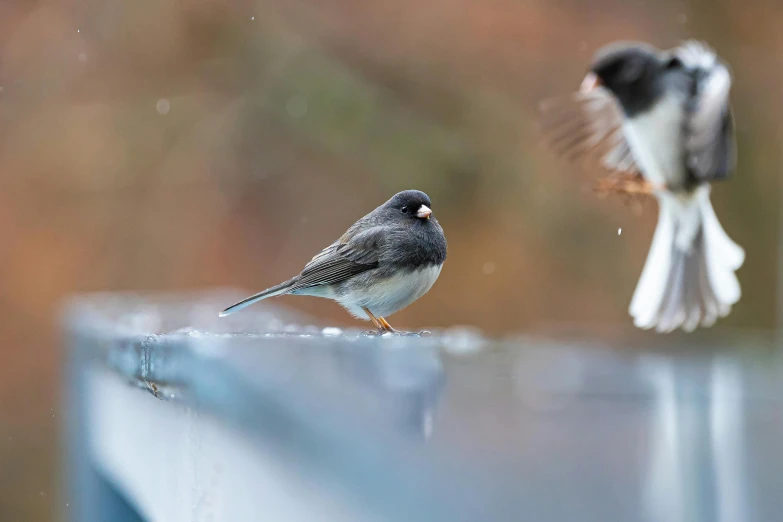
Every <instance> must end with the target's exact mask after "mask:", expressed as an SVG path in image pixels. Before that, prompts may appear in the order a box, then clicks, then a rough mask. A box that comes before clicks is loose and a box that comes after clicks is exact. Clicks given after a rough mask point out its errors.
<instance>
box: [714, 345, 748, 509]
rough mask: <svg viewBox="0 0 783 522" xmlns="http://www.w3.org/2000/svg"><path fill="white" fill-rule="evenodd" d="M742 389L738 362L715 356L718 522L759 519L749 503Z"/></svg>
mask: <svg viewBox="0 0 783 522" xmlns="http://www.w3.org/2000/svg"><path fill="white" fill-rule="evenodd" d="M742 390H743V387H742V378H741V376H740V370H739V368H737V365H736V364H735V363H734V362H732V361H731V360H729V359H727V358H725V357H719V358H717V359H715V361H714V362H713V364H712V382H711V392H712V393H711V394H710V395H711V400H710V432H711V437H710V444H711V446H712V453H713V460H714V462H715V490H716V491H715V499H716V509H717V516H716V517H715V521H716V522H734V521H744V522H752V521H753V520H756V517H755V516H754V513H753V512H752V503H751V502H748V479H749V477H748V476H747V474H746V470H745V462H744V453H745V451H746V447H747V446H746V443H745V439H744V436H743V435H744V428H745V418H744V415H743V413H744V412H743V405H744V402H743V396H742Z"/></svg>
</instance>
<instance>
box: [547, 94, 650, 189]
mask: <svg viewBox="0 0 783 522" xmlns="http://www.w3.org/2000/svg"><path fill="white" fill-rule="evenodd" d="M622 123H623V114H622V110H621V109H620V107H619V105H618V103H617V101H616V100H615V99H614V96H613V95H612V94H611V93H610V92H609V91H608V90H606V89H604V88H597V89H593V90H592V91H590V92H577V93H574V94H572V95H570V96H568V97H565V98H553V99H550V100H547V101H545V102H543V103H542V104H541V127H542V131H543V134H544V138H545V140H546V142H547V143H548V145H549V147H550V148H551V149H552V150H553V151H554V152H555V153H556V154H558V155H560V156H564V157H566V158H568V159H569V160H571V161H578V160H581V161H586V162H598V163H600V164H601V165H603V167H604V168H606V169H609V170H611V171H616V172H625V173H631V174H636V173H639V168H638V167H637V166H636V163H635V162H634V159H633V155H632V154H631V149H630V147H629V146H628V143H627V142H626V141H625V137H624V136H623V129H622Z"/></svg>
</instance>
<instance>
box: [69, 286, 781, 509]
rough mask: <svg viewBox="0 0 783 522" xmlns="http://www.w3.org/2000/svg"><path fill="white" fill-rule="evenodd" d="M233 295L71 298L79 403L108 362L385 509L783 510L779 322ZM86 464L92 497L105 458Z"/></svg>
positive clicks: (80, 468) (79, 484)
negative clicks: (771, 338) (429, 317)
mask: <svg viewBox="0 0 783 522" xmlns="http://www.w3.org/2000/svg"><path fill="white" fill-rule="evenodd" d="M232 298H233V296H230V297H226V296H225V295H221V294H217V295H207V296H190V297H188V296H186V297H182V298H175V299H149V298H143V297H130V296H111V295H101V296H87V297H84V298H79V299H76V300H74V301H73V302H72V303H71V304H70V305H69V307H68V308H67V313H66V315H65V317H66V326H67V329H68V333H69V339H70V347H71V350H70V352H71V363H72V366H71V367H72V368H73V370H72V371H71V372H70V373H69V380H70V387H71V390H72V392H73V393H72V395H71V398H72V400H71V406H70V408H71V411H72V412H77V413H78V412H79V411H80V410H79V407H80V406H79V405H80V404H82V403H83V399H84V397H83V396H82V395H83V393H84V392H83V391H80V389H79V380H80V369H83V368H86V367H100V368H105V369H108V370H110V371H111V372H112V373H113V374H114V375H116V377H117V378H118V379H122V380H123V381H125V382H127V383H128V386H133V387H137V388H138V393H156V394H157V395H158V396H159V397H160V399H161V400H166V401H177V402H184V403H186V404H189V405H191V406H193V407H195V408H196V409H198V410H200V411H204V412H206V413H209V414H210V415H212V416H213V417H215V418H217V419H219V420H220V422H223V423H226V424H228V425H232V426H234V427H238V428H239V429H241V430H243V431H244V432H246V433H248V434H250V435H252V437H254V440H255V441H256V443H257V444H259V445H264V446H266V447H271V448H274V451H275V453H276V454H279V455H282V456H283V457H284V458H285V459H287V460H289V461H290V462H292V463H295V466H296V467H297V469H299V470H301V472H302V473H308V474H312V475H313V476H317V477H320V478H322V479H323V480H325V481H330V482H337V483H340V484H342V486H343V487H344V490H346V491H350V492H351V494H352V498H353V501H355V502H356V503H359V504H362V505H363V506H364V507H365V508H368V509H370V510H371V511H372V512H374V513H378V514H379V516H380V518H382V519H386V520H405V521H440V520H448V521H462V520H464V521H476V520H500V521H502V520H541V521H560V520H563V521H566V520H568V521H570V520H580V521H593V520H595V521H606V520H623V521H636V520H638V521H666V522H676V521H683V522H684V521H688V522H691V521H702V520H703V521H734V520H737V521H743V522H752V521H756V520H759V521H766V520H778V519H779V518H778V514H779V512H780V511H781V509H783V500H781V498H780V494H779V491H780V486H781V483H783V481H782V480H781V479H783V456H781V453H780V451H779V448H778V446H779V441H780V440H781V437H782V436H783V408H782V406H783V402H782V399H783V385H781V383H783V380H781V379H780V377H781V373H780V371H779V364H778V362H777V359H776V357H775V356H774V354H773V352H772V350H771V344H770V343H767V342H766V341H765V340H764V339H763V338H762V339H759V338H758V337H756V338H750V337H744V336H739V337H723V338H722V339H721V340H720V341H719V342H716V341H713V342H711V343H710V344H708V345H703V346H692V345H691V346H689V347H688V349H687V350H685V349H684V348H678V350H676V351H672V350H671V349H667V350H660V349H658V350H651V349H649V347H648V348H646V349H638V347H637V349H635V350H633V351H632V350H629V349H623V347H622V346H611V345H606V344H598V343H585V342H584V341H581V342H566V341H559V342H555V341H552V340H551V339H541V338H538V339H534V338H517V339H511V340H506V341H494V342H490V341H487V340H484V339H482V338H480V337H478V336H476V335H475V334H472V333H470V332H468V331H463V330H458V331H457V330H453V331H446V332H441V333H437V332H436V334H435V335H433V336H430V337H421V338H416V337H401V338H377V337H376V338H373V337H362V336H359V335H357V332H343V333H340V334H338V335H334V334H335V333H337V332H329V331H327V332H326V333H324V332H322V331H321V329H319V328H315V327H313V326H295V325H302V324H303V323H304V322H306V320H304V319H303V318H302V317H300V316H296V315H292V314H291V313H290V312H286V311H284V310H280V309H276V308H270V307H263V306H261V307H258V308H257V310H256V311H255V312H252V311H249V312H248V313H246V314H244V315H242V314H240V315H239V316H237V317H236V319H234V318H233V317H232V318H229V320H223V321H218V320H217V319H216V318H214V312H215V311H216V310H219V309H221V306H222V304H224V303H225V302H230V301H231V299H232ZM650 339H652V340H657V339H659V338H657V337H650ZM669 339H670V338H669ZM679 339H683V338H682V337H680V338H679ZM675 345H676V343H675ZM72 421H73V423H75V424H76V426H73V427H72V429H70V430H69V432H68V433H69V435H70V438H71V440H70V443H71V446H70V447H71V448H72V456H76V457H78V458H76V459H72V461H73V460H76V461H79V460H84V455H85V449H84V448H83V447H82V444H83V442H82V441H80V437H81V435H82V433H83V431H82V430H81V429H80V427H79V426H78V424H79V423H82V422H88V420H87V419H85V417H84V416H83V415H78V414H77V415H74V416H73V417H72ZM130 450H133V449H132V448H129V451H130ZM70 470H71V475H70V477H69V481H70V482H72V497H71V498H72V501H73V502H74V503H75V504H76V505H77V507H76V509H81V510H82V511H79V512H80V513H87V512H88V511H89V507H86V504H90V503H91V502H96V501H97V500H96V497H95V496H94V495H96V493H94V492H91V493H89V494H85V491H86V490H85V488H87V489H88V490H89V488H95V487H96V486H95V484H96V483H97V482H96V477H95V476H94V471H90V469H87V472H85V468H84V464H83V463H82V465H75V466H72V467H71V468H70ZM90 473H92V475H91V474H90ZM91 491H92V490H91ZM122 496H123V492H122V491H119V497H120V498H121V497H122ZM128 500H130V501H131V502H132V499H128ZM74 520H80V521H84V522H91V521H92V520H103V519H101V518H95V516H82V517H78V518H74ZM116 520H120V518H116ZM128 520H133V519H132V518H130V519H128Z"/></svg>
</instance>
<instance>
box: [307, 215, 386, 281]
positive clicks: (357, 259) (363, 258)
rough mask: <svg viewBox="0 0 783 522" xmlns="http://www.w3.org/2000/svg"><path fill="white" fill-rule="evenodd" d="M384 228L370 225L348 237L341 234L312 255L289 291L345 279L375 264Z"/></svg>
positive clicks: (376, 264) (375, 266)
mask: <svg viewBox="0 0 783 522" xmlns="http://www.w3.org/2000/svg"><path fill="white" fill-rule="evenodd" d="M385 240H386V230H385V229H383V228H382V227H374V228H370V229H368V230H365V231H363V232H360V233H358V234H356V235H354V236H352V237H349V238H346V237H345V236H343V237H342V238H340V239H339V240H338V241H335V242H334V243H332V244H331V245H329V246H328V247H326V248H325V249H323V250H322V251H321V252H319V253H318V254H316V255H315V257H313V259H311V260H310V262H309V263H307V265H305V267H304V270H302V273H301V274H300V275H299V280H298V281H297V282H296V284H295V285H294V286H293V287H292V290H296V289H299V288H306V287H310V286H318V285H328V284H333V283H339V282H341V281H345V280H346V279H349V278H351V277H353V276H355V275H358V274H361V273H362V272H366V271H367V270H372V269H373V268H377V267H378V259H379V256H380V251H381V247H382V246H383V244H384V242H385Z"/></svg>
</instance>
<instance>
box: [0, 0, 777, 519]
mask: <svg viewBox="0 0 783 522" xmlns="http://www.w3.org/2000/svg"><path fill="white" fill-rule="evenodd" d="M781 21H783V4H781V3H775V2H768V1H763V0H748V1H746V2H743V3H740V2H736V1H729V0H711V1H708V0H690V1H676V0H665V1H663V0H662V1H647V2H645V1H629V0H591V1H589V2H586V1H578V0H546V1H544V0H481V1H478V0H429V1H427V2H419V1H413V0H393V1H392V0H375V1H372V2H367V1H356V0H287V1H265V0H189V1H180V0H135V1H133V2H129V1H118V0H102V1H97V0H80V1H75V0H58V1H47V0H40V1H30V0H3V1H2V2H0V288H2V290H0V343H1V344H0V346H2V358H0V361H1V362H0V520H3V521H6V520H7V521H48V520H53V519H56V518H57V517H58V516H59V515H58V514H59V513H60V512H61V511H62V510H63V509H65V507H64V506H61V505H59V502H58V485H57V481H58V476H57V470H58V466H59V464H58V463H59V457H58V430H59V425H60V419H59V411H60V409H59V404H60V396H59V395H60V394H59V393H58V390H59V386H60V372H61V367H60V366H61V362H62V351H61V346H60V343H59V338H58V335H59V326H58V313H59V310H60V309H59V306H60V303H61V299H62V298H63V297H64V296H66V295H68V294H70V293H73V292H83V291H94V290H176V289H191V288H200V287H211V286H225V285H230V286H239V287H244V288H248V289H249V290H259V289H262V288H265V287H268V286H270V285H272V284H274V283H277V282H279V281H280V280H283V279H285V278H288V277H290V276H291V275H293V274H294V273H295V272H296V271H298V270H299V269H300V268H301V266H302V265H303V264H304V263H305V262H306V261H307V260H309V258H310V257H311V256H312V255H313V254H314V253H315V252H316V251H317V250H318V249H320V248H322V247H324V246H326V245H327V244H328V243H330V242H331V241H332V240H333V239H335V238H336V237H338V236H339V235H340V234H341V233H342V232H343V231H344V230H345V229H346V228H347V227H348V226H349V225H350V224H351V223H352V222H353V221H354V220H355V219H357V218H358V217H360V216H361V215H363V214H365V213H366V212H368V211H370V210H372V209H373V208H375V207H376V206H377V205H379V204H381V203H382V202H383V201H385V200H386V199H387V198H389V197H390V196H391V195H392V194H394V193H395V192H397V191H399V190H402V189H408V188H417V189H420V190H424V191H426V192H427V193H428V194H429V195H430V197H431V198H432V201H433V207H434V211H435V214H436V215H437V217H438V219H439V220H440V222H441V224H442V225H443V227H444V229H445V231H446V235H447V238H448V240H449V259H448V261H447V263H446V266H445V269H444V271H443V274H442V276H441V278H440V280H439V281H438V283H437V284H436V285H435V287H434V288H433V290H432V291H431V292H430V293H429V294H428V296H427V297H426V298H425V299H422V300H421V301H420V302H418V303H416V304H415V305H414V306H412V307H410V308H409V309H407V310H405V311H403V312H401V313H399V314H398V315H397V316H395V317H394V321H393V324H395V325H399V326H401V327H405V328H411V329H412V328H417V327H425V326H434V327H437V326H447V325H453V324H470V325H475V326H477V327H479V328H481V329H483V330H484V331H485V332H488V333H490V334H493V335H502V334H507V333H511V332H521V331H536V330H547V331H552V330H558V329H560V328H561V327H563V328H565V327H566V326H568V327H569V328H571V327H573V326H574V325H576V326H577V327H578V328H582V329H586V330H589V331H594V332H597V333H598V334H600V335H618V336H622V337H623V338H627V339H628V340H629V346H633V342H631V341H632V340H633V339H645V338H647V339H649V338H650V337H651V336H653V334H646V333H640V332H636V331H634V330H633V329H632V328H631V327H630V324H631V323H630V319H629V318H628V316H627V306H628V303H629V302H630V298H631V295H632V293H633V290H634V287H635V284H636V281H637V278H638V276H639V274H640V273H641V269H642V265H643V262H644V259H645V257H646V254H647V249H648V246H649V243H650V239H651V237H652V233H653V228H654V225H655V219H656V212H657V211H656V208H655V204H654V203H653V202H647V203H645V204H643V205H642V206H641V207H640V208H639V207H634V206H629V205H628V204H627V203H626V202H624V201H623V200H622V199H621V198H617V197H610V198H607V199H600V198H598V197H597V196H596V194H595V193H593V192H592V190H591V188H590V185H591V182H592V181H593V180H595V178H596V177H597V176H598V175H599V173H598V172H596V171H590V170H586V169H584V168H580V167H578V166H573V165H569V164H566V163H564V162H562V161H560V160H558V159H556V158H554V157H552V156H551V155H550V154H549V153H547V151H546V150H544V149H543V148H542V147H541V146H540V143H539V138H538V135H537V132H536V113H537V104H538V101H539V100H541V99H542V98H546V97H549V96H553V95H558V94H563V93H565V92H568V91H571V90H573V89H574V88H575V87H576V86H578V84H579V82H580V81H581V78H582V76H583V74H584V71H585V68H586V66H587V64H588V62H589V60H590V57H591V55H592V53H593V52H594V51H595V50H596V49H597V48H598V47H600V46H601V45H602V44H604V43H606V42H608V41H611V40H615V39H640V40H646V41H649V42H651V43H653V44H656V45H658V46H661V47H671V46H673V45H676V44H677V43H678V42H679V41H680V40H681V39H684V38H686V37H696V38H700V39H704V40H706V41H708V42H709V43H710V44H712V45H713V46H714V47H715V48H716V49H717V51H718V53H719V54H720V55H721V56H722V57H723V58H724V59H726V60H727V61H728V62H729V63H730V64H731V66H732V68H733V71H734V74H735V83H734V90H733V100H734V106H735V113H736V121H737V126H738V139H739V151H740V164H739V171H738V174H737V176H736V177H735V178H734V180H733V181H732V182H730V183H728V184H725V185H720V186H717V187H716V188H715V189H714V191H713V201H714V203H715V206H716V210H717V213H718V215H719V217H720V220H721V222H722V223H723V225H724V227H725V228H726V230H727V232H728V233H729V235H730V236H731V237H732V238H734V239H736V240H737V241H738V242H739V243H740V244H741V245H742V246H743V247H745V249H746V250H747V252H748V256H747V261H746V263H745V266H744V267H743V268H742V269H741V270H740V272H739V276H740V280H741V283H742V285H743V291H744V292H743V293H744V296H743V299H742V301H741V302H740V303H739V305H738V306H737V307H736V308H735V310H734V312H733V313H732V315H731V316H730V317H729V318H728V319H726V320H724V321H722V322H721V323H720V326H719V327H718V328H731V329H743V330H749V331H772V330H773V329H774V328H775V325H776V322H777V321H776V316H777V311H778V310H779V307H778V306H777V305H776V298H777V294H778V292H777V291H776V288H777V285H778V282H777V281H778V264H779V258H778V248H779V247H778V245H779V244H780V242H779V241H778V238H779V235H780V234H781V230H780V227H779V222H780V216H779V212H780V206H779V201H780V200H781V197H780V195H781V187H780V182H779V172H778V168H777V165H778V161H779V159H780V138H781V134H780V130H779V121H780V116H781V112H782V111H781V106H782V105H783V97H781V95H780V93H781V92H782V91H781V87H782V86H781V80H783V70H782V69H781V68H780V67H779V64H780V59H779V57H780V56H781V53H783V39H781V37H780V36H779V35H780V31H779V26H780V23H781ZM280 301H281V304H284V305H289V306H292V307H296V308H298V309H300V310H302V311H305V312H307V313H310V314H313V315H315V316H317V317H319V318H320V319H321V320H322V321H323V322H324V323H326V322H330V323H333V324H338V325H355V324H356V323H354V322H353V321H352V319H351V318H350V317H349V316H348V315H347V314H345V313H344V312H343V311H342V309H340V308H339V307H338V306H337V305H335V304H333V303H330V302H328V301H325V300H318V299H302V298H289V297H286V298H282V299H280ZM226 304H230V303H226ZM216 312H217V310H216Z"/></svg>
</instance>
